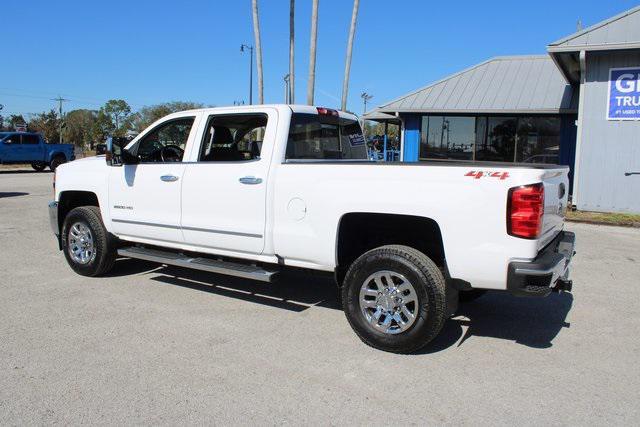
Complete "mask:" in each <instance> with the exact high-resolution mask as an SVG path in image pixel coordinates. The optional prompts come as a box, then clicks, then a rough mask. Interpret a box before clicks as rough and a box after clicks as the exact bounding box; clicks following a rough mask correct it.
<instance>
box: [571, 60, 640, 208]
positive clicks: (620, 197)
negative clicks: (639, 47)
mask: <svg viewBox="0 0 640 427" xmlns="http://www.w3.org/2000/svg"><path fill="white" fill-rule="evenodd" d="M617 67H640V52H637V51H636V52H621V51H620V52H616V51H609V52H602V53H599V52H598V53H595V52H593V53H592V52H588V53H587V61H586V68H587V75H586V83H585V84H584V85H583V87H582V88H581V91H580V96H584V111H583V112H582V142H581V145H580V148H579V153H578V156H579V158H576V163H577V162H580V164H579V168H578V174H579V176H577V177H576V178H577V179H578V181H577V183H578V188H577V191H578V194H577V207H578V209H580V210H591V211H602V212H635V213H640V175H631V176H625V175H624V174H625V172H640V121H608V120H607V119H606V114H607V92H608V81H609V69H610V68H617Z"/></svg>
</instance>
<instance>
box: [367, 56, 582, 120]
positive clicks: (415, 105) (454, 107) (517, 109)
mask: <svg viewBox="0 0 640 427" xmlns="http://www.w3.org/2000/svg"><path fill="white" fill-rule="evenodd" d="M577 105H578V103H577V94H576V95H575V96H574V93H573V90H572V89H571V86H570V85H568V84H567V83H566V81H565V80H564V78H563V76H562V74H561V73H560V71H559V70H558V68H557V67H556V65H555V64H554V62H553V61H552V60H551V58H550V57H549V56H547V55H530V56H505V57H496V58H492V59H490V60H488V61H485V62H482V63H480V64H478V65H475V66H473V67H471V68H468V69H466V70H463V71H461V72H459V73H456V74H453V75H451V76H449V77H446V78H444V79H442V80H440V81H437V82H435V83H433V84H431V85H429V86H426V87H423V88H421V89H418V90H416V91H414V92H411V93H409V94H407V95H404V96H401V97H400V98H397V99H395V100H393V101H391V102H388V103H386V104H383V105H381V106H379V107H378V108H376V109H375V110H373V111H372V113H373V112H383V113H395V112H405V113H529V114H531V113H539V114H544V113H573V112H576V111H577ZM366 116H367V114H365V118H366Z"/></svg>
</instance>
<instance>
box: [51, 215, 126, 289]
mask: <svg viewBox="0 0 640 427" xmlns="http://www.w3.org/2000/svg"><path fill="white" fill-rule="evenodd" d="M76 223H80V224H82V225H84V226H86V227H88V229H89V230H90V232H91V236H92V237H93V246H94V251H93V255H92V256H91V259H90V260H89V261H88V262H87V263H85V264H83V263H80V262H77V261H76V260H74V259H73V257H72V255H71V254H70V252H69V251H70V249H69V240H70V239H69V233H70V231H71V228H72V227H73V225H74V224H76ZM62 250H63V252H64V256H65V258H66V259H67V262H68V263H69V266H70V267H71V268H72V269H73V271H75V272H76V273H78V274H80V275H82V276H89V277H94V276H100V275H102V274H104V273H106V272H108V271H109V270H111V268H112V267H113V264H114V263H115V260H116V241H115V239H114V237H113V236H112V235H110V234H109V232H108V231H107V229H106V228H105V226H104V224H103V223H102V217H101V215H100V209H99V208H98V207H97V206H82V207H79V208H75V209H73V210H71V212H69V213H68V214H67V216H66V217H65V219H64V223H63V225H62Z"/></svg>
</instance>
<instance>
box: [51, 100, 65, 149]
mask: <svg viewBox="0 0 640 427" xmlns="http://www.w3.org/2000/svg"><path fill="white" fill-rule="evenodd" d="M52 101H58V114H59V115H60V135H59V141H60V144H62V103H63V102H66V101H68V99H64V98H63V97H61V96H60V95H58V97H57V98H53V99H52Z"/></svg>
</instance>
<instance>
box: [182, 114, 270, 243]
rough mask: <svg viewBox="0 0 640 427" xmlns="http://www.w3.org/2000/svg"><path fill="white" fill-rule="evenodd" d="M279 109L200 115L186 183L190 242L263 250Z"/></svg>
mask: <svg viewBox="0 0 640 427" xmlns="http://www.w3.org/2000/svg"><path fill="white" fill-rule="evenodd" d="M276 124H277V110H275V109H271V108H265V109H263V110H253V111H252V112H251V113H235V114H234V113H229V114H224V113H220V114H215V115H210V116H208V117H202V121H201V125H202V127H203V129H202V131H201V132H199V133H198V134H199V135H203V137H202V141H198V142H197V143H196V144H195V145H194V149H193V150H192V152H191V156H192V161H191V162H189V164H188V165H187V167H186V170H185V175H184V180H183V182H182V230H183V233H184V238H185V242H186V243H187V244H189V245H192V246H195V247H200V248H204V249H211V250H216V249H218V250H223V251H235V252H242V253H250V254H260V253H261V252H262V250H263V247H264V241H265V237H264V234H265V222H266V201H267V189H268V186H267V177H268V172H269V166H270V161H271V153H272V151H273V146H274V142H275V135H276Z"/></svg>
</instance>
